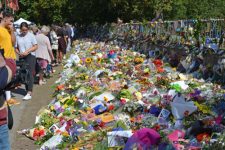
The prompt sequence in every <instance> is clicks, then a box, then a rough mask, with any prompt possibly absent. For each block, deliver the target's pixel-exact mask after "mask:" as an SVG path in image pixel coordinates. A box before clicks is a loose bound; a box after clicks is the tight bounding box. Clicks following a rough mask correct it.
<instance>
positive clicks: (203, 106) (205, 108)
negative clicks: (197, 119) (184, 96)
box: [194, 102, 211, 114]
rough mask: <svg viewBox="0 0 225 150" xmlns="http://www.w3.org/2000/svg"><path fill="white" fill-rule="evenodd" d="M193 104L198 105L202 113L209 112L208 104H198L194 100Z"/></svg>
mask: <svg viewBox="0 0 225 150" xmlns="http://www.w3.org/2000/svg"><path fill="white" fill-rule="evenodd" d="M194 104H195V105H196V106H197V107H198V109H199V111H201V112H202V113H204V114H210V113H211V111H210V109H209V107H208V106H206V105H203V104H199V103H198V102H195V103H194Z"/></svg>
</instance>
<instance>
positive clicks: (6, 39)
mask: <svg viewBox="0 0 225 150" xmlns="http://www.w3.org/2000/svg"><path fill="white" fill-rule="evenodd" d="M0 18H1V22H0V48H1V49H3V50H4V57H5V58H6V63H7V65H15V60H16V53H15V49H14V45H15V42H16V37H15V35H14V28H13V21H14V18H13V15H12V14H11V13H10V12H8V11H3V10H1V16H0ZM13 73H14V74H15V72H13ZM6 100H7V101H8V103H9V104H17V103H18V102H17V101H16V100H14V99H12V98H11V92H10V91H6Z"/></svg>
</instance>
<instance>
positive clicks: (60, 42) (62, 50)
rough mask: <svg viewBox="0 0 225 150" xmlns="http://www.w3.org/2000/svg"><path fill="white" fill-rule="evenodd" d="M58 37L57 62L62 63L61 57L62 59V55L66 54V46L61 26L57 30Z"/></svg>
mask: <svg viewBox="0 0 225 150" xmlns="http://www.w3.org/2000/svg"><path fill="white" fill-rule="evenodd" d="M58 37H59V39H58V45H59V47H58V48H59V63H62V59H63V57H64V55H65V54H66V47H67V43H66V40H65V37H64V33H63V29H62V28H61V29H59V30H58Z"/></svg>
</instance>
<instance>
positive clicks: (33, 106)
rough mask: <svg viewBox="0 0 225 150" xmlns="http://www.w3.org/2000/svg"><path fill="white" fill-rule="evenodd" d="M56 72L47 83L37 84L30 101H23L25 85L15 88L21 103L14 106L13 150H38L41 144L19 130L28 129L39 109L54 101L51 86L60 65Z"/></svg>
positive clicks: (11, 137)
mask: <svg viewBox="0 0 225 150" xmlns="http://www.w3.org/2000/svg"><path fill="white" fill-rule="evenodd" d="M55 69H56V73H54V75H53V77H52V78H50V79H48V80H47V84H46V85H42V86H39V85H35V86H34V89H33V91H34V92H33V98H32V100H30V101H23V100H22V97H23V95H24V94H26V93H25V91H24V89H23V87H22V88H19V89H17V90H15V91H14V92H13V96H15V97H14V98H15V99H16V100H18V101H19V102H20V104H19V105H16V106H13V107H12V111H13V117H14V126H13V129H12V130H11V131H10V142H11V149H12V150H36V149H40V146H37V145H35V144H34V141H33V140H30V139H28V138H27V137H25V136H23V135H20V134H18V133H17V131H20V130H23V129H28V128H30V127H32V126H33V125H34V122H35V117H36V115H37V113H38V111H39V110H40V109H41V108H42V107H45V106H47V105H48V104H49V103H50V102H51V101H52V99H53V98H52V93H53V91H54V89H53V88H52V87H51V86H52V85H53V84H54V82H55V81H56V80H57V78H58V77H59V76H58V74H59V70H61V68H60V67H57V68H55Z"/></svg>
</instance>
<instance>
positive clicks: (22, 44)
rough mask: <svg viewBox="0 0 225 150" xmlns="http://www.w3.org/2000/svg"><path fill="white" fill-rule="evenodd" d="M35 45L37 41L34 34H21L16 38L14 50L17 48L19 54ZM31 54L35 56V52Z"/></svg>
mask: <svg viewBox="0 0 225 150" xmlns="http://www.w3.org/2000/svg"><path fill="white" fill-rule="evenodd" d="M36 44H37V40H36V38H35V36H34V34H32V33H30V32H28V33H27V34H26V35H25V36H23V35H21V34H20V35H17V36H16V48H18V49H19V51H20V52H21V53H23V52H25V51H26V50H28V49H29V48H31V47H33V46H34V45H36ZM31 54H32V55H33V56H35V52H31Z"/></svg>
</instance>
